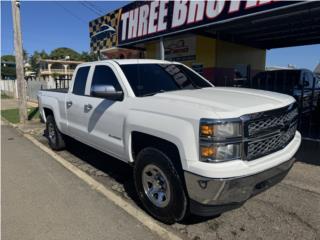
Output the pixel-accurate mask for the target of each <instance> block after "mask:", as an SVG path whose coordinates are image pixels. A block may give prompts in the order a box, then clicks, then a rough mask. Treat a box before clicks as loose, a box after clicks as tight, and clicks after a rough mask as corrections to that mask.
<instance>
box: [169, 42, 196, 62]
mask: <svg viewBox="0 0 320 240" xmlns="http://www.w3.org/2000/svg"><path fill="white" fill-rule="evenodd" d="M195 47H196V38H195V36H188V37H186V36H185V37H179V38H172V39H166V40H165V41H164V50H165V58H166V60H169V61H178V62H182V61H191V60H195V59H196V49H195Z"/></svg>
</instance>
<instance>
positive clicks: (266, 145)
mask: <svg viewBox="0 0 320 240" xmlns="http://www.w3.org/2000/svg"><path fill="white" fill-rule="evenodd" d="M296 130H297V124H296V123H294V124H293V125H292V126H291V127H290V128H289V129H288V130H287V131H281V132H280V133H278V134H277V135H274V136H272V137H268V138H265V139H263V140H257V141H250V142H248V144H247V160H253V159H256V158H259V157H262V156H265V155H267V154H270V153H272V152H276V151H278V150H280V149H282V148H284V147H285V146H287V145H288V143H289V142H290V141H291V140H292V138H293V137H294V135H295V132H296Z"/></svg>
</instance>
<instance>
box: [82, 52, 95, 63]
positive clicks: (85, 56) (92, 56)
mask: <svg viewBox="0 0 320 240" xmlns="http://www.w3.org/2000/svg"><path fill="white" fill-rule="evenodd" d="M97 60H98V56H97V55H96V54H94V53H88V52H82V53H81V61H84V62H92V61H97Z"/></svg>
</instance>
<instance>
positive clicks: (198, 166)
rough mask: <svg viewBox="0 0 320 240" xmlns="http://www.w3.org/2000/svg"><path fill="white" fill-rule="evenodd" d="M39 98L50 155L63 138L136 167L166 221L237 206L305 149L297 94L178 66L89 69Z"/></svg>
mask: <svg viewBox="0 0 320 240" xmlns="http://www.w3.org/2000/svg"><path fill="white" fill-rule="evenodd" d="M38 99H39V107H40V113H41V116H42V118H43V119H44V121H45V122H46V126H47V132H48V140H49V144H50V146H51V148H52V149H54V150H61V149H63V148H64V147H65V136H66V135H67V136H70V137H72V138H75V139H77V140H78V141H80V142H82V143H84V144H87V145H89V146H91V147H93V148H96V149H98V150H100V151H102V152H104V153H106V154H109V155H111V156H113V157H115V158H117V159H119V160H121V161H124V162H126V163H128V164H130V165H132V166H133V168H134V171H133V172H134V174H133V179H134V183H135V187H136V191H137V193H138V196H139V198H140V200H141V202H142V204H143V206H144V208H145V209H146V211H147V212H149V213H150V214H151V215H152V216H154V217H155V218H157V219H159V220H160V221H162V222H165V223H174V222H176V221H180V220H182V219H183V218H184V217H185V216H187V215H188V213H189V212H191V213H193V214H196V215H201V216H211V215H217V214H220V213H222V212H225V211H227V210H231V209H234V208H237V207H240V206H241V205H242V204H243V203H244V202H245V201H246V200H247V199H249V198H250V197H252V196H254V195H256V194H258V193H260V192H262V191H264V190H266V189H268V188H270V187H271V186H273V185H275V184H276V183H278V182H280V181H281V180H282V179H283V178H284V177H285V176H286V174H287V173H288V171H289V170H290V168H291V167H292V165H293V163H294V159H293V156H294V154H295V153H296V152H297V150H298V148H299V146H300V142H301V135H300V133H299V132H298V131H296V128H297V107H296V102H295V100H294V98H293V97H290V96H287V95H284V94H279V93H274V92H268V91H261V90H254V89H243V88H231V87H230V88H227V87H214V86H213V85H212V84H211V83H210V82H209V81H207V80H206V79H204V78H203V77H202V76H201V75H199V74H197V73H196V72H195V71H193V70H192V69H190V68H189V67H187V66H185V65H183V64H180V63H177V62H168V61H160V60H142V59H139V60H106V61H98V62H92V63H83V64H80V65H79V66H78V67H77V69H76V71H75V73H74V75H73V78H72V81H71V83H70V88H69V89H64V90H63V89H59V90H54V91H52V90H51V91H48V90H41V91H40V92H39V94H38ZM101 161H102V160H101Z"/></svg>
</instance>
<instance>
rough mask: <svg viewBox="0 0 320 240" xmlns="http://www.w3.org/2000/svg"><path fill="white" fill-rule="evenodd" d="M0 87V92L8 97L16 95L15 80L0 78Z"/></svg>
mask: <svg viewBox="0 0 320 240" xmlns="http://www.w3.org/2000/svg"><path fill="white" fill-rule="evenodd" d="M0 89H1V93H4V94H6V95H7V96H10V97H16V96H18V92H17V82H16V80H1V81H0Z"/></svg>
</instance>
